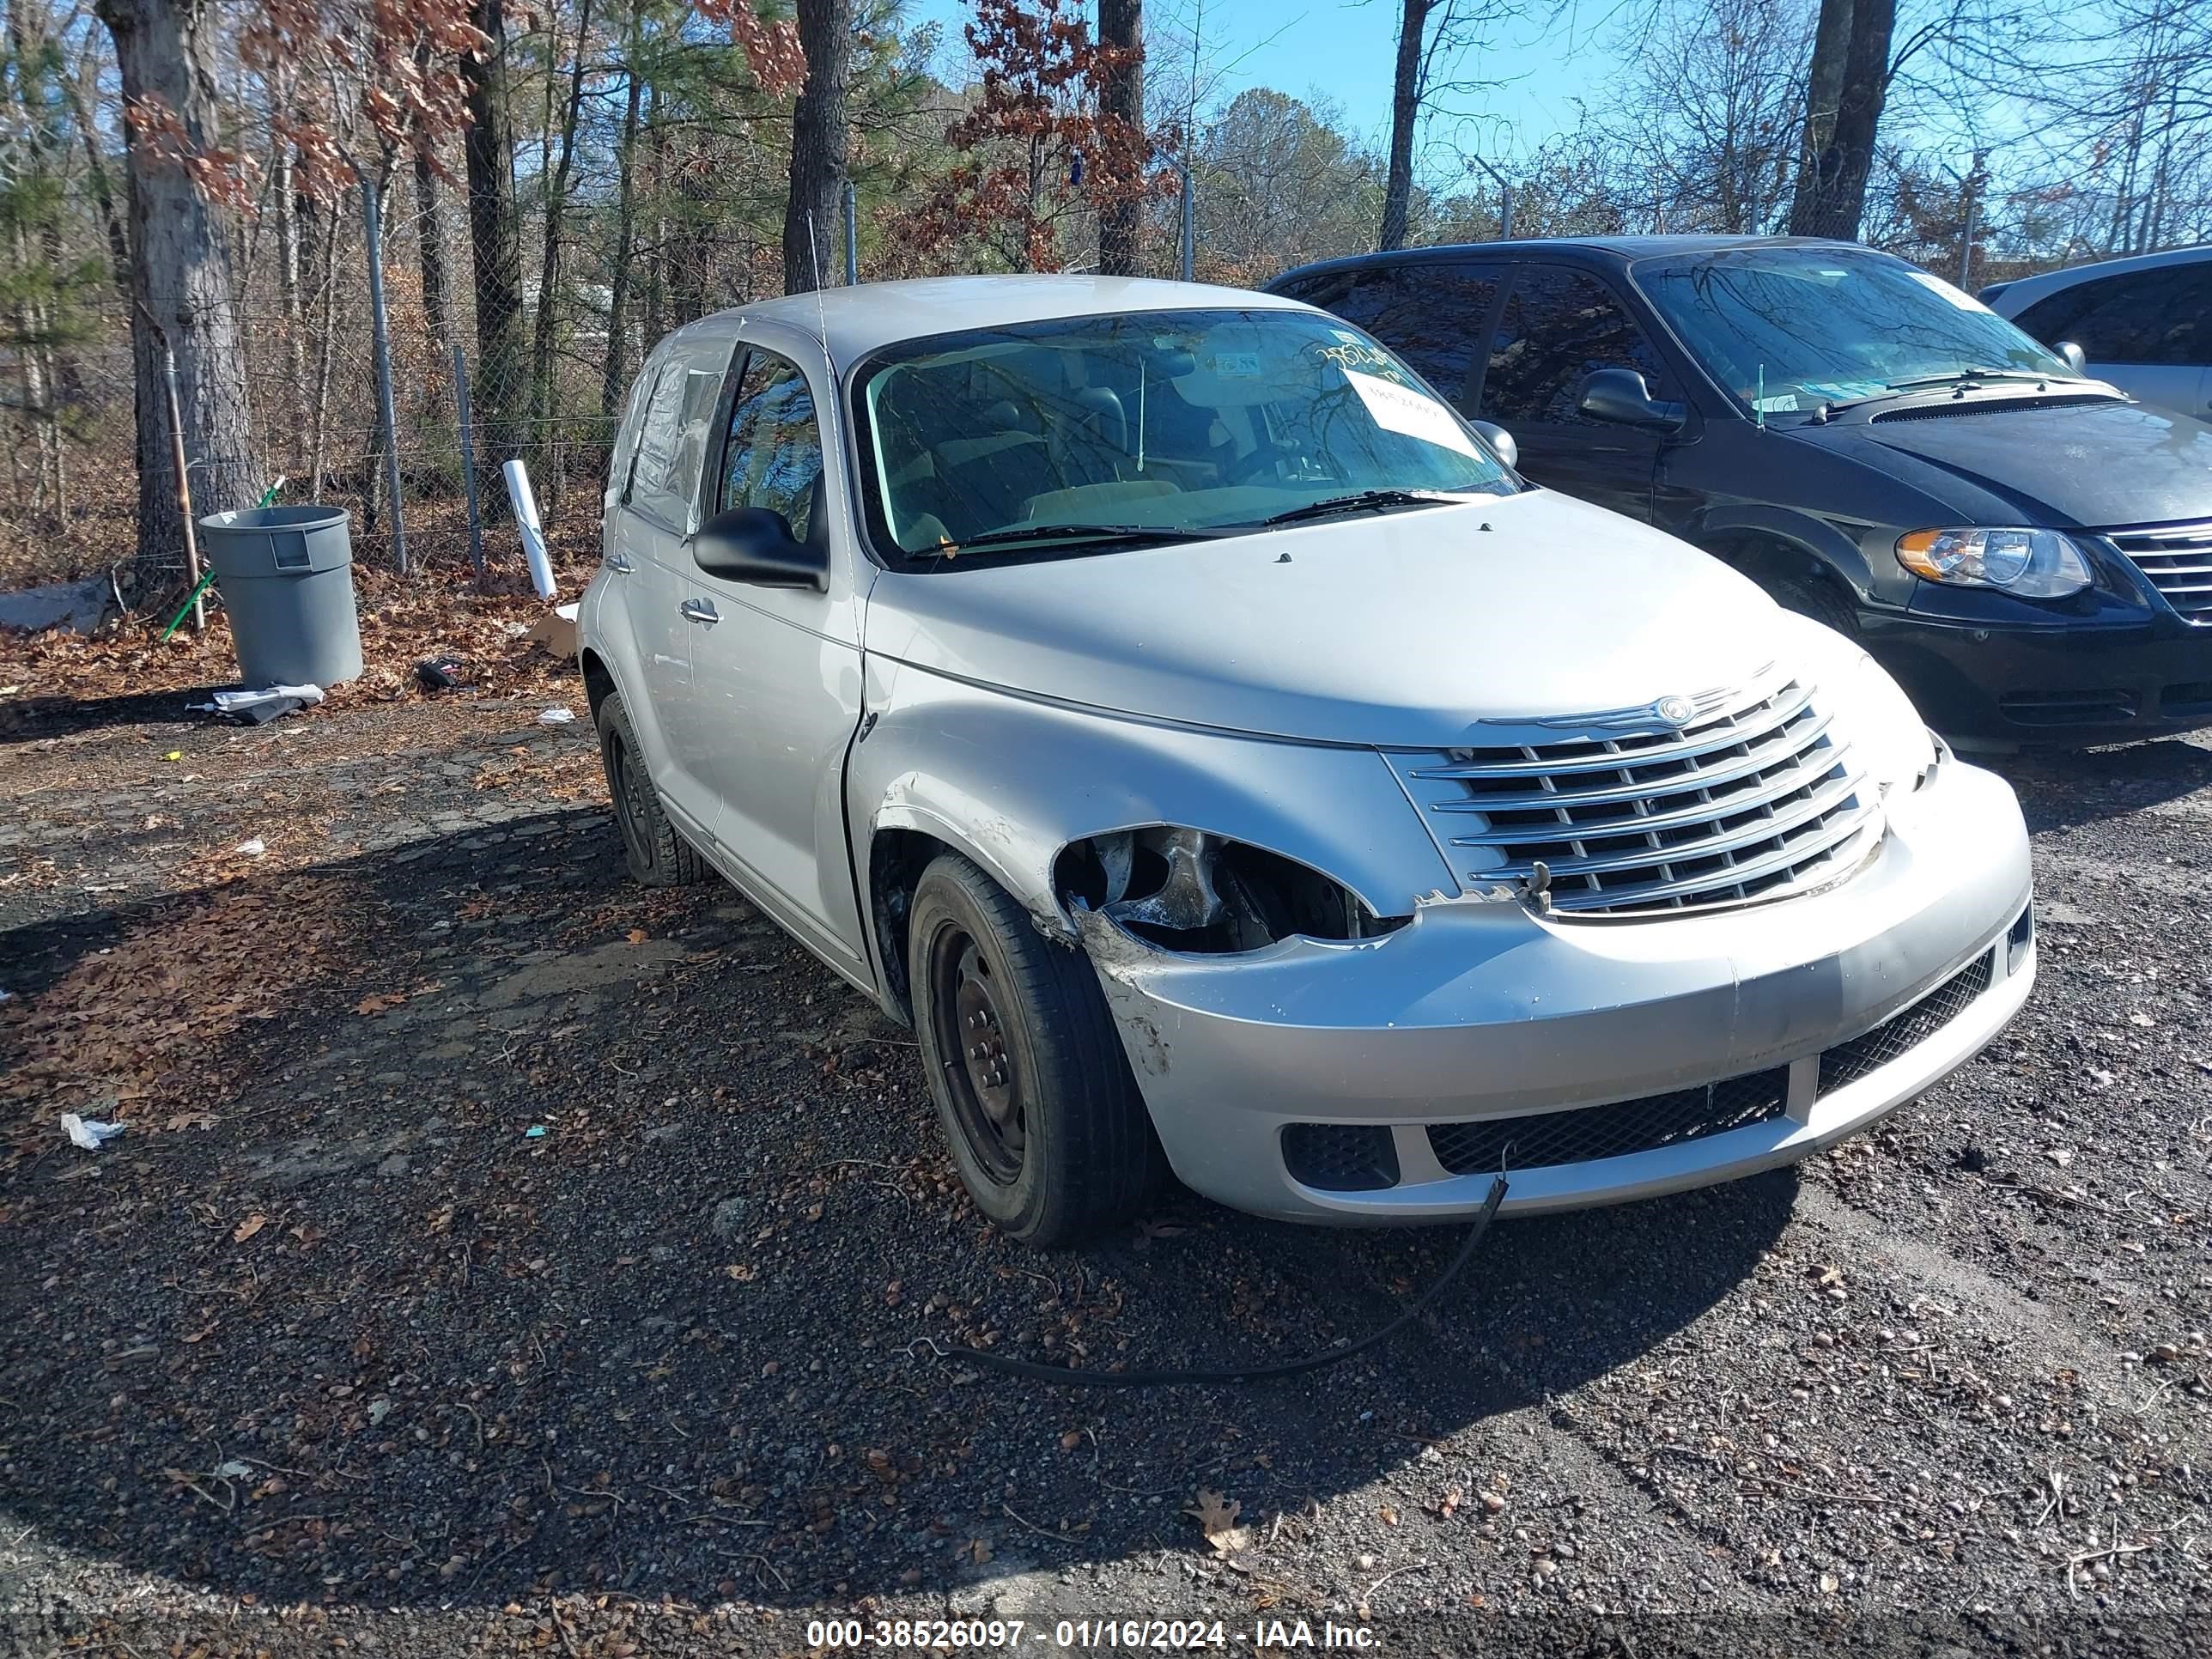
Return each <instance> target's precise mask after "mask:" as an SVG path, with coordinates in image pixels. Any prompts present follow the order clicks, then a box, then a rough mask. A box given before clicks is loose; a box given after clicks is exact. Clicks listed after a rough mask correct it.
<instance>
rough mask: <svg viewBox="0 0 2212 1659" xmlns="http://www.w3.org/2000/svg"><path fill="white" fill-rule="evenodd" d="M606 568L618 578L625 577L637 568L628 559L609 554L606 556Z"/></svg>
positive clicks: (617, 554) (616, 554)
mask: <svg viewBox="0 0 2212 1659" xmlns="http://www.w3.org/2000/svg"><path fill="white" fill-rule="evenodd" d="M607 568H608V569H610V570H611V571H613V572H614V573H615V574H617V575H618V576H627V575H629V573H630V572H631V571H633V570H635V569H636V568H637V567H636V566H635V565H634V564H632V563H631V562H629V560H628V559H625V558H624V557H623V556H622V555H621V554H619V553H610V554H608V555H607Z"/></svg>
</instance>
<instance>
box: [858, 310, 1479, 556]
mask: <svg viewBox="0 0 2212 1659" xmlns="http://www.w3.org/2000/svg"><path fill="white" fill-rule="evenodd" d="M854 401H855V404H856V406H857V408H856V412H857V414H858V416H859V422H858V424H859V428H860V440H861V463H862V468H863V472H864V481H863V482H864V491H863V493H864V495H866V497H867V501H868V508H869V513H868V516H869V520H870V531H871V534H872V536H873V537H874V538H875V539H876V540H877V542H878V544H879V545H881V546H883V547H884V550H885V551H886V552H893V553H896V554H897V555H903V556H907V557H909V558H919V559H922V560H924V561H927V562H929V563H931V564H933V565H934V564H936V563H938V562H940V561H942V560H943V559H944V558H945V556H948V555H950V556H957V555H958V554H959V553H961V552H962V551H963V550H967V549H970V548H976V547H979V546H981V547H987V550H988V551H989V552H990V553H991V554H993V555H994V556H996V555H1013V554H1019V555H1021V556H1033V555H1036V554H1040V553H1044V552H1064V551H1089V550H1103V549H1106V548H1109V547H1112V546H1115V545H1123V546H1127V545H1141V544H1145V543H1147V542H1159V541H1168V540H1176V539H1184V538H1199V537H1202V536H1203V537H1212V536H1215V535H1222V534H1231V533H1235V532H1239V531H1243V530H1251V529H1257V528H1260V527H1261V526H1263V525H1265V524H1267V522H1268V521H1270V520H1281V519H1284V517H1285V515H1286V514H1287V515H1290V518H1289V521H1291V522H1297V521H1300V520H1310V519H1314V518H1322V517H1328V516H1330V515H1332V514H1334V513H1381V512H1391V511H1396V510H1401V509H1408V508H1416V507H1425V506H1429V505H1431V504H1432V503H1433V502H1434V501H1437V500H1449V499H1450V498H1452V497H1454V496H1457V495H1465V494H1470V493H1472V494H1478V495H1505V494H1510V493H1511V492H1513V491H1514V490H1516V489H1519V488H1520V485H1519V484H1518V483H1517V482H1516V480H1515V479H1514V477H1513V476H1512V474H1511V473H1510V472H1509V471H1507V470H1506V469H1505V468H1504V466H1503V465H1500V464H1499V463H1498V460H1497V459H1496V458H1495V457H1494V456H1493V455H1492V454H1491V453H1490V452H1489V451H1488V450H1487V449H1486V448H1485V447H1483V445H1482V444H1481V442H1480V441H1479V440H1478V439H1477V438H1475V437H1474V435H1473V434H1472V433H1470V432H1469V430H1468V427H1467V424H1466V422H1463V421H1462V419H1461V418H1460V416H1458V414H1457V413H1455V411H1454V410H1452V409H1451V407H1450V406H1449V404H1445V403H1443V402H1442V401H1440V400H1439V399H1438V398H1437V397H1436V396H1435V395H1434V394H1433V393H1432V392H1430V391H1429V390H1428V389H1427V388H1426V387H1425V386H1423V385H1422V384H1421V382H1420V380H1419V376H1417V375H1416V374H1413V371H1412V370H1411V369H1409V368H1407V367H1406V366H1405V365H1404V364H1403V363H1401V362H1399V360H1398V359H1397V358H1396V357H1395V356H1393V355H1392V354H1391V353H1390V352H1389V350H1388V349H1386V348H1384V347H1383V346H1381V345H1378V344H1376V342H1375V341H1373V340H1372V339H1370V338H1369V337H1367V336H1366V335H1364V334H1362V333H1360V332H1359V331H1358V330H1356V329H1353V328H1351V327H1348V326H1346V325H1345V324H1343V323H1341V322H1339V321H1338V320H1336V319H1334V318H1332V317H1325V316H1322V315H1319V314H1317V313H1309V312H1303V311H1288V310H1274V309H1253V310H1203V311H1197V310H1194V311H1155V312H1137V313H1127V314H1124V315H1121V316H1113V317H1079V318H1054V319H1048V320H1044V321H1038V322H1027V323H1012V324H1006V325H1000V326H996V327H992V328H981V329H974V330H969V331H964V332H962V333H958V334H945V335H938V336H934V337H930V338H927V339H922V340H912V341H905V342H902V343H899V344H897V345H896V346H893V347H891V348H890V349H887V350H885V351H884V352H882V353H881V354H879V355H878V356H877V357H875V358H874V359H873V360H872V362H869V363H868V364H867V365H866V367H865V368H864V369H863V370H862V372H861V374H860V377H859V380H858V381H857V384H856V389H855V396H854Z"/></svg>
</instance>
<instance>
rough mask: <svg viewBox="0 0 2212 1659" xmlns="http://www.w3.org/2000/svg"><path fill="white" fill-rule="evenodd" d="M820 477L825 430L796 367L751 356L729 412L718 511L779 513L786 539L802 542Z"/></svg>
mask: <svg viewBox="0 0 2212 1659" xmlns="http://www.w3.org/2000/svg"><path fill="white" fill-rule="evenodd" d="M821 477H822V428H821V426H820V424H819V422H817V420H816V419H815V415H814V392H813V389H812V388H811V387H810V386H808V385H807V384H806V376H805V374H802V373H801V372H800V371H799V366H798V365H797V364H796V363H793V362H790V361H788V360H787V359H786V358H782V357H778V356H775V355H774V354H773V353H770V352H766V351H755V352H754V353H753V354H752V355H751V356H750V357H749V358H747V359H746V362H745V373H744V379H743V380H741V381H739V382H738V395H737V399H736V401H735V402H734V403H733V404H732V405H731V407H730V436H729V442H728V443H727V444H726V446H725V447H724V448H723V451H722V486H721V495H720V501H721V508H720V510H722V511H725V512H726V511H727V510H728V509H729V508H731V507H766V508H768V509H769V511H770V512H774V513H782V514H783V516H784V518H785V519H786V520H787V521H788V522H789V524H790V526H791V533H792V534H793V535H794V536H796V537H797V538H799V540H801V541H804V540H805V539H806V534H807V532H808V530H809V529H810V528H811V526H812V521H813V511H814V495H815V486H816V484H817V483H819V482H820V481H821Z"/></svg>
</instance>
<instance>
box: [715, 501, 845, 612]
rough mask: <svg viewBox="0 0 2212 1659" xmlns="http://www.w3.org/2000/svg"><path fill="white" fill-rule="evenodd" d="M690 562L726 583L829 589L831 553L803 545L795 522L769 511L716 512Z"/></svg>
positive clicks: (810, 543)
mask: <svg viewBox="0 0 2212 1659" xmlns="http://www.w3.org/2000/svg"><path fill="white" fill-rule="evenodd" d="M691 557H692V560H693V562H695V563H696V564H697V565H698V567H699V568H700V569H702V570H703V571H705V572H706V573H707V574H708V575H710V576H720V577H721V578H722V579H723V580H725V581H732V582H750V583H752V584H754V585H755V586H759V587H811V588H812V589H814V590H815V592H822V591H823V590H824V589H825V588H827V587H828V586H829V549H828V548H827V547H826V546H824V545H823V544H821V543H820V542H817V541H804V542H802V541H800V540H799V538H797V537H796V536H794V535H793V534H792V533H791V521H790V520H788V519H787V518H785V517H784V516H783V514H782V513H771V512H770V511H769V509H768V508H766V507H732V508H731V509H730V510H729V511H728V512H726V513H716V514H715V515H714V517H713V518H711V519H709V520H707V522H706V523H704V524H702V525H701V526H699V528H698V529H697V530H696V532H693V534H692V537H691Z"/></svg>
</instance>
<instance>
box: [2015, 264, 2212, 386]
mask: <svg viewBox="0 0 2212 1659" xmlns="http://www.w3.org/2000/svg"><path fill="white" fill-rule="evenodd" d="M2013 320H2014V321H2015V322H2016V323H2018V324H2019V325H2020V326H2021V328H2022V329H2023V330H2025V331H2027V332H2028V333H2030V334H2033V336H2034V337H2036V338H2037V339H2039V340H2041V341H2042V342H2043V343H2045V344H2046V345H2057V343H2059V342H2060V341H2062V340H2071V341H2072V342H2073V343H2075V345H2078V346H2080V347H2081V352H2082V355H2083V356H2086V357H2087V358H2088V359H2089V360H2090V361H2091V362H2099V363H2145V364H2149V363H2163V364H2185V365H2196V366H2198V367H2203V366H2206V365H2212V259H2207V260H2199V261H2197V262H2196V263H2195V264H2179V265H2163V266H2160V268H2159V269H2157V270H2130V271H2127V272H2124V273H2123V274H2122V275H2120V276H2102V277H2100V278H2098V279H2097V280H2096V281H2095V282H2091V283H2075V285H2074V286H2073V287H2072V288H2067V289H2060V290H2059V291H2058V292H2057V293H2056V294H2053V295H2050V296H2049V297H2048V298H2045V299H2041V300H2038V301H2036V302H2035V303H2034V304H2033V305H2032V306H2030V307H2028V308H2027V310H2025V311H2023V312H2021V313H2020V315H2019V316H2018V317H2016V318H2015V319H2013Z"/></svg>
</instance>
